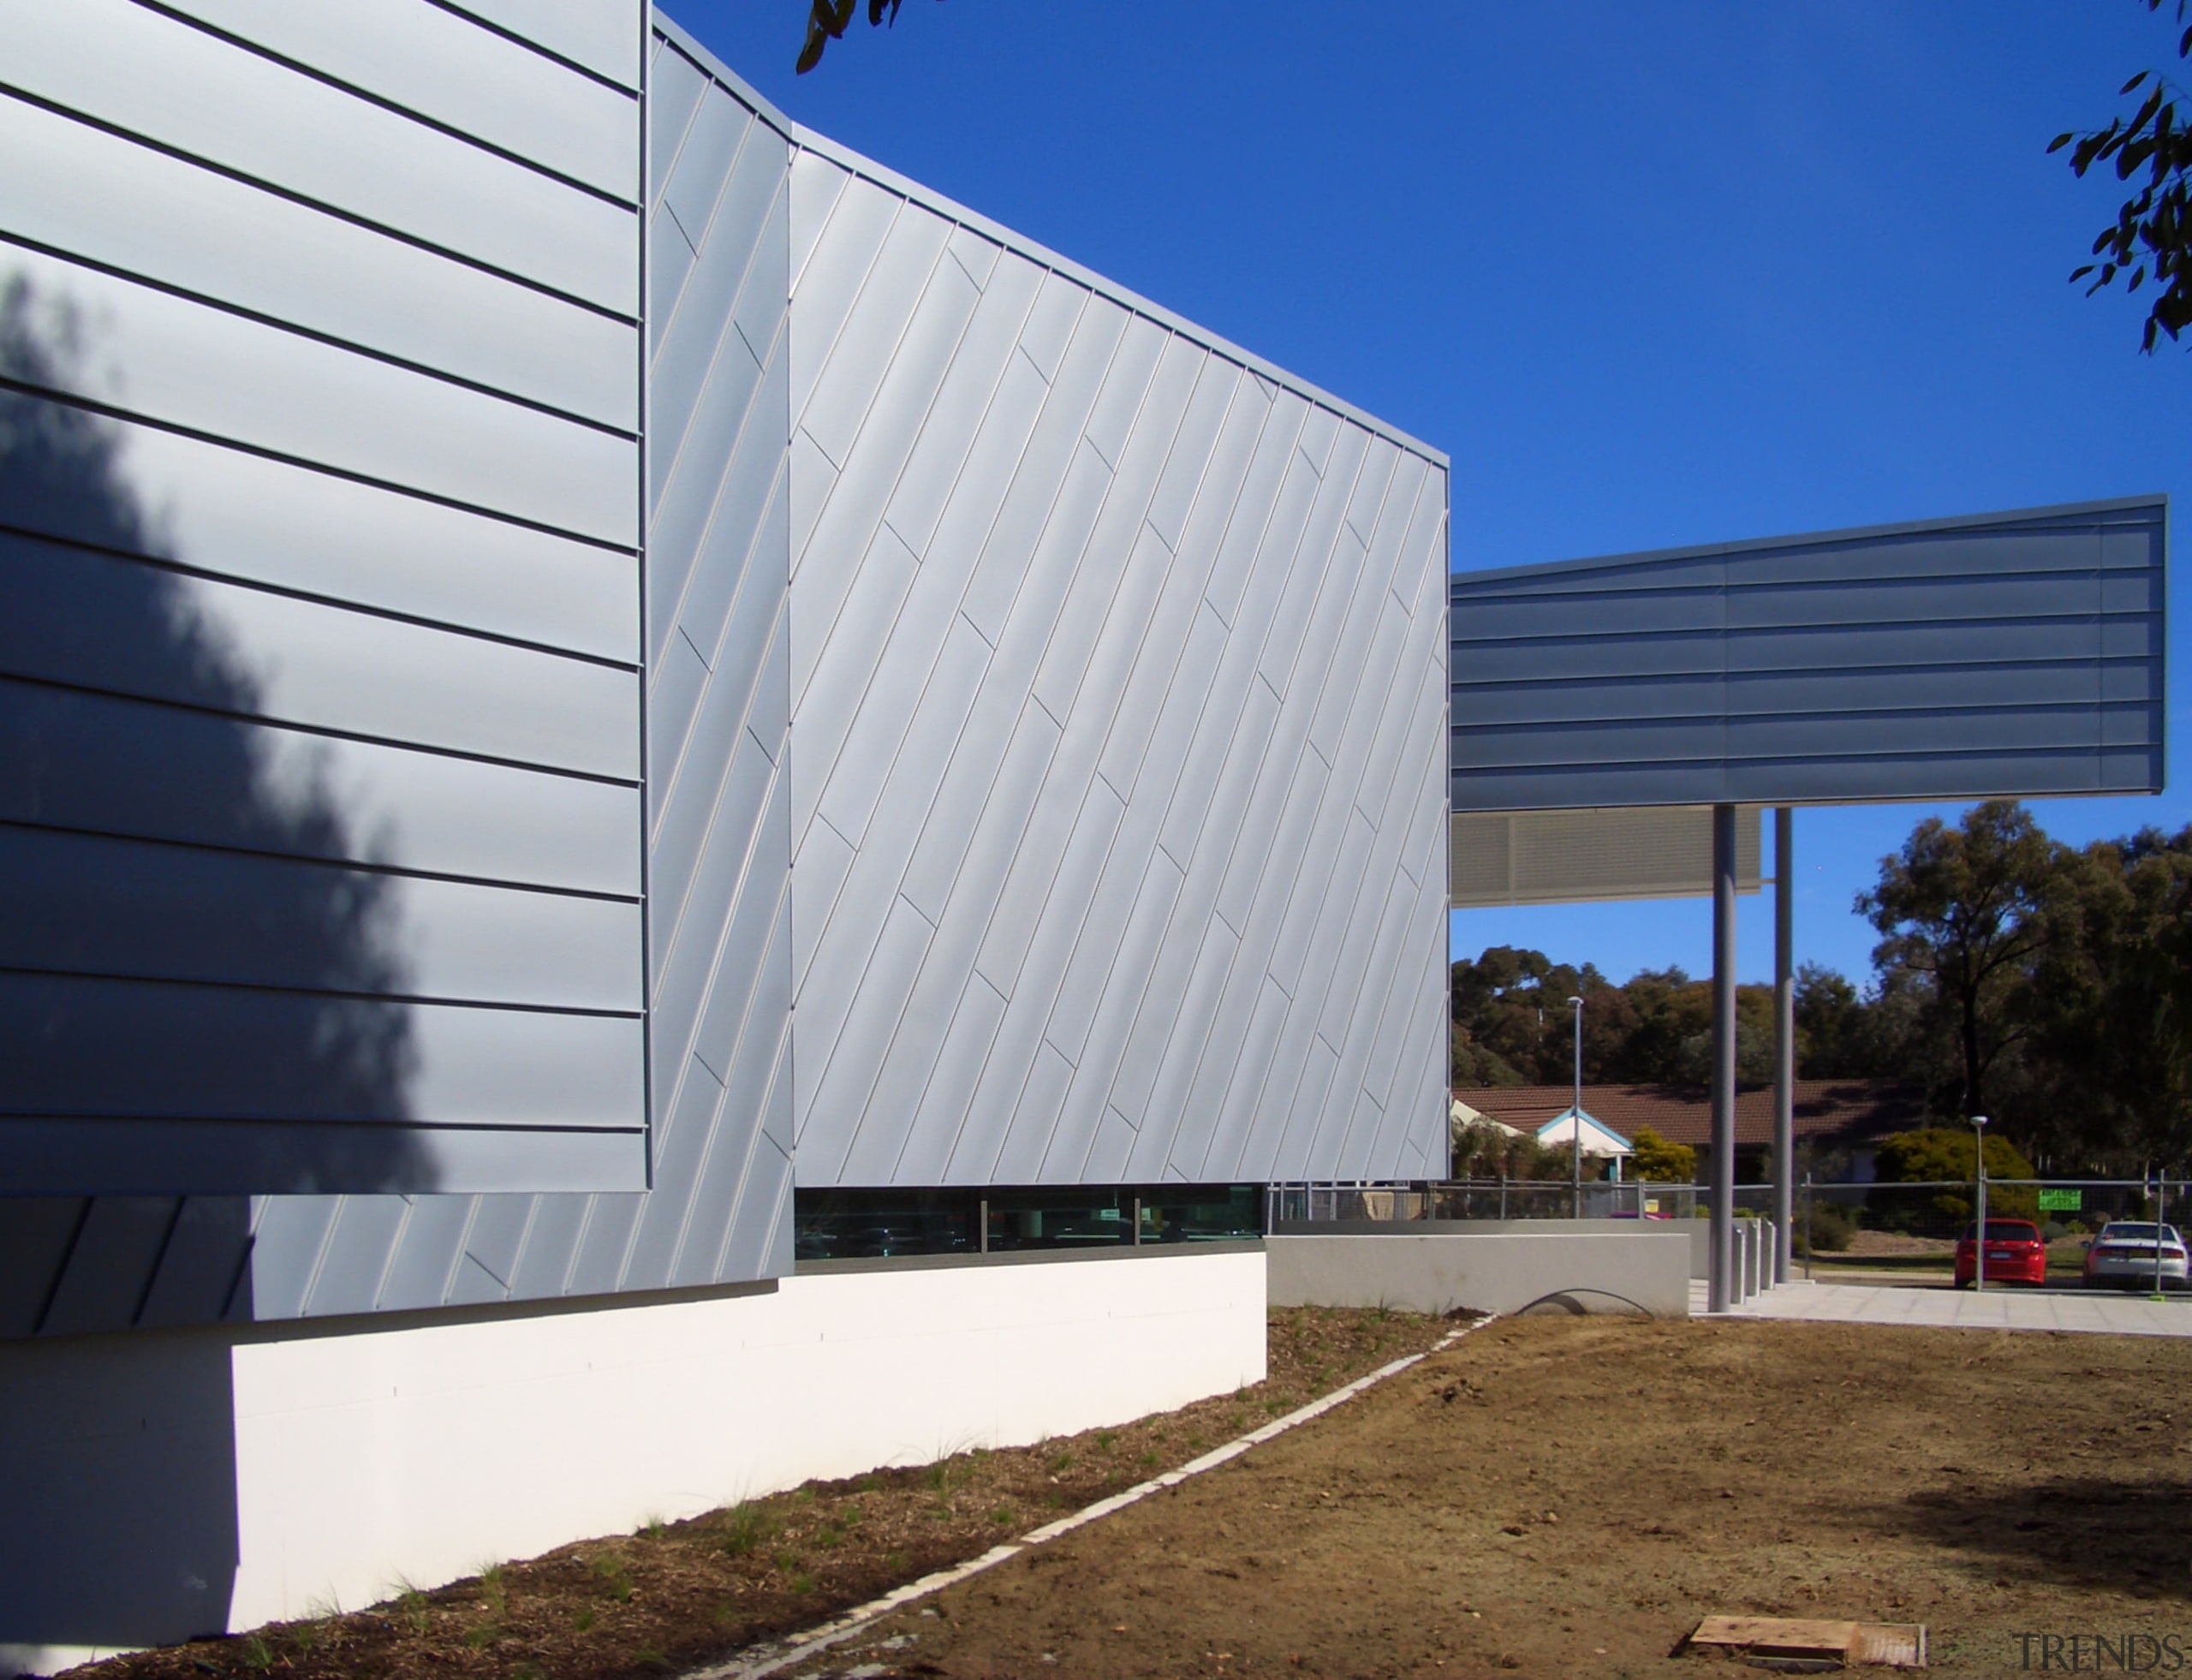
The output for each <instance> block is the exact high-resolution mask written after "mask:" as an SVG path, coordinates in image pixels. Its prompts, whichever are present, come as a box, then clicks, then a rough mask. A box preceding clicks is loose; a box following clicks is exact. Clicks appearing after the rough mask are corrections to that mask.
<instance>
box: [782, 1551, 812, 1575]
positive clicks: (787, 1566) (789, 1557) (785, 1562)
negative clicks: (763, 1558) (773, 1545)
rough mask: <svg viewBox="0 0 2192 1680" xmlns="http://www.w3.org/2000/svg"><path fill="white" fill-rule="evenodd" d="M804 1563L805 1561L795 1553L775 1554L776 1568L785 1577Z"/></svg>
mask: <svg viewBox="0 0 2192 1680" xmlns="http://www.w3.org/2000/svg"><path fill="white" fill-rule="evenodd" d="M805 1561H806V1560H805V1559H804V1558H801V1556H800V1555H799V1553H797V1552H778V1553H777V1568H778V1569H780V1570H783V1571H784V1573H785V1574H787V1575H789V1574H790V1573H791V1572H792V1571H793V1570H796V1569H797V1568H798V1567H799V1566H800V1564H802V1563H804V1562H805Z"/></svg>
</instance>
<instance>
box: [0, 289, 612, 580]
mask: <svg viewBox="0 0 2192 1680" xmlns="http://www.w3.org/2000/svg"><path fill="white" fill-rule="evenodd" d="M0 267H3V269H4V272H5V275H6V277H7V284H8V285H9V287H10V288H14V289H19V290H20V291H21V292H23V293H26V294H27V295H30V296H32V297H34V298H37V299H38V300H39V301H40V302H41V303H42V304H44V305H45V307H46V308H47V309H48V310H50V311H53V312H57V313H62V314H65V315H68V316H70V317H73V318H74V319H80V320H82V321H85V322H86V323H96V325H87V326H86V328H85V329H84V332H85V337H86V340H87V346H86V348H87V349H88V351H89V353H90V354H89V356H88V357H87V358H86V359H84V360H78V361H76V362H74V363H63V362H60V361H55V362H53V363H51V365H50V366H51V371H50V373H49V377H48V378H47V379H45V380H39V381H38V382H37V383H39V384H44V385H45V386H46V387H47V388H48V389H50V390H56V391H57V392H58V393H59V394H61V395H63V396H71V397H74V398H78V399H80V400H83V401H86V402H99V403H105V404H108V405H110V406H112V407H114V408H118V409H120V410H121V411H122V413H124V414H128V415H130V416H133V417H135V418H140V419H144V420H152V421H155V422H157V423H159V424H161V425H164V426H170V427H174V428H178V429H181V430H184V431H188V432H197V433H200V434H210V435H213V436H217V437H220V438H226V439H229V440H231V441H234V442H235V443H237V444H241V445H244V446H246V447H248V448H251V449H253V450H264V451H267V452H271V453H272V454H275V455H277V456H282V457H284V458H286V459H290V460H295V461H298V462H302V463H304V464H307V465H310V466H314V467H321V468H330V469H331V470H334V471H337V472H340V473H344V474H355V475H357V476H360V477H362V478H365V479H367V480H371V481H372V482H375V483H378V484H387V485H398V486H404V487H406V488H408V489H412V490H415V491H420V492H421V493H423V494H426V495H431V496H434V497H440V498H442V499H444V500H448V501H451V502H454V503H458V504H460V505H462V506H466V507H474V508H480V509H485V510H487V511H490V512H492V513H497V514H503V515H511V516H515V517H518V518H527V519H532V520H535V521H539V522H541V523H543V524H545V525H549V526H552V527H555V528H557V529H558V530H562V531H567V532H569V533H573V534H574V535H577V536H581V537H587V538H592V539H595V540H597V541H601V542H608V543H623V544H630V543H632V542H633V541H634V537H635V534H636V533H635V521H634V514H635V511H636V509H635V508H634V503H635V501H636V499H637V498H636V497H635V496H634V493H633V490H634V486H633V484H632V470H631V469H632V465H633V462H634V454H635V451H634V446H633V440H632V439H631V438H629V437H628V436H622V435H619V434H617V433H615V432H606V431H603V430H600V429H598V428H596V427H594V426H581V425H576V424H574V423H573V422H571V421H569V420H565V419H563V418H561V417H559V416H557V415H553V414H543V413H541V412H539V411H538V410H536V409H533V408H526V407H523V406H521V405H520V404H517V403H514V402H508V401H505V400H503V399H502V398H500V397H497V396H490V395H487V394H485V393H483V392H480V391H475V390H470V389H468V388H467V387H464V386H462V385H457V384H451V383H450V382H448V381H446V380H444V379H438V378H432V377H431V376H429V375H426V374H424V373H420V372H414V371H413V370H411V369H409V368H406V367H402V366H396V364H394V363H391V362H384V361H381V360H377V359H375V358H373V357H371V356H365V355H360V354H356V353H355V352H353V351H350V350H348V349H341V348H338V347H337V346H334V345H331V344H326V343H321V342H319V341H318V340H316V339H312V338H307V337H301V336H300V335H298V334H296V333H294V332H289V331H283V330H281V329H279V328H277V327H273V326H269V325H265V324H264V323H262V322H259V321H255V320H252V319H247V318H246V317H243V316H241V315H235V314H231V313H228V312H227V311H224V310H221V309H216V308H212V307H208V306H206V305H205V304H201V303H198V302H195V301H191V300H188V299H185V298H181V297H177V296H175V295H172V294H170V293H167V292H163V291H158V290H156V289H152V288H151V287H149V286H145V285H142V284H140V283H137V282H134V281H129V280H122V279H117V278H116V277H113V276H110V275H106V274H102V273H99V272H98V271H95V270H92V269H88V268H86V267H84V266H82V265H79V264H75V263H69V262H63V261H62V260H60V259H57V258H50V257H46V256H44V255H41V254H39V253H33V252H29V251H24V250H21V249H20V248H19V249H16V250H13V251H9V252H8V253H7V254H6V255H5V258H4V259H3V262H0Z"/></svg>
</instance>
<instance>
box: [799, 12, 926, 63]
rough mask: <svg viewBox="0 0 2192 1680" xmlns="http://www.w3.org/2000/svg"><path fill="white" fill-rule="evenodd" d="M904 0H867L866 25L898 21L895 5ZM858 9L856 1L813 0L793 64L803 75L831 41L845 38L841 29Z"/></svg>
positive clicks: (846, 26) (819, 57)
mask: <svg viewBox="0 0 2192 1680" xmlns="http://www.w3.org/2000/svg"><path fill="white" fill-rule="evenodd" d="M902 3H904V0H867V22H868V27H870V28H871V29H873V28H879V27H883V26H885V25H888V24H895V23H896V22H897V21H898V8H899V7H900V5H902ZM859 9H860V0H813V3H812V4H811V5H810V6H809V7H808V8H807V44H806V45H804V46H802V47H801V48H800V50H799V62H798V63H797V64H796V65H795V67H794V68H795V69H797V70H798V72H799V74H801V75H805V74H807V72H808V71H809V70H811V69H813V68H814V67H815V66H816V65H817V64H819V63H821V62H822V51H823V49H824V48H825V47H827V46H828V45H830V43H831V42H832V41H842V40H843V39H845V31H846V30H848V29H849V28H851V27H852V23H853V15H854V14H855V12H857V11H858V10H859Z"/></svg>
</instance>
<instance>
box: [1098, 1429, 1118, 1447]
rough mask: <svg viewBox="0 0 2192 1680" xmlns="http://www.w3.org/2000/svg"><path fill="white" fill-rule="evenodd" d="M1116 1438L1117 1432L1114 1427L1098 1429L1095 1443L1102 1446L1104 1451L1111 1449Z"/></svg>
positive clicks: (1115, 1442)
mask: <svg viewBox="0 0 2192 1680" xmlns="http://www.w3.org/2000/svg"><path fill="white" fill-rule="evenodd" d="M1118 1439H1119V1432H1118V1431H1117V1430H1116V1429H1099V1430H1098V1431H1097V1432H1096V1445H1098V1446H1099V1447H1101V1448H1103V1449H1104V1451H1106V1452H1109V1451H1111V1448H1112V1447H1113V1445H1116V1444H1117V1441H1118Z"/></svg>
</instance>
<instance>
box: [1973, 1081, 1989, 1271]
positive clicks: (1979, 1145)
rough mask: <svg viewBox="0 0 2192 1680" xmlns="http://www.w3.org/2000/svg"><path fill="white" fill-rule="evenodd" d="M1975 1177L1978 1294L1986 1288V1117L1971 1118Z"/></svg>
mask: <svg viewBox="0 0 2192 1680" xmlns="http://www.w3.org/2000/svg"><path fill="white" fill-rule="evenodd" d="M1971 1140H1972V1153H1973V1158H1974V1162H1975V1165H1974V1167H1973V1172H1974V1176H1975V1178H1976V1179H1977V1182H1978V1185H1979V1219H1978V1223H1977V1224H1975V1225H1974V1226H1973V1227H1972V1233H1973V1242H1972V1247H1971V1267H1972V1271H1971V1289H1972V1293H1974V1294H1978V1293H1980V1292H1981V1291H1982V1290H1985V1289H1986V1116H1985V1115H1983V1114H1975V1115H1973V1116H1972V1117H1971Z"/></svg>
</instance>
